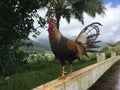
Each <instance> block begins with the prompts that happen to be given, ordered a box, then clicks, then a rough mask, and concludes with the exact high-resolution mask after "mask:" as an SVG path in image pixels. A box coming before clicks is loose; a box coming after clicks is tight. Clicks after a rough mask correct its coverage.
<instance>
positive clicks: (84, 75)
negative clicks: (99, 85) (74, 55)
mask: <svg viewBox="0 0 120 90" xmlns="http://www.w3.org/2000/svg"><path fill="white" fill-rule="evenodd" d="M119 59H120V56H114V57H112V58H109V59H107V60H104V61H101V62H98V63H96V64H93V65H90V66H88V67H85V68H83V69H80V70H78V71H75V72H73V73H72V74H71V75H69V76H68V77H67V78H66V79H61V80H57V79H56V80H53V81H51V82H48V83H46V84H43V85H41V86H38V87H36V88H34V89H33V90H87V89H88V88H89V87H91V86H92V85H93V84H94V83H95V82H96V81H97V80H98V79H99V78H100V77H101V76H102V75H103V74H104V73H105V72H106V71H107V70H108V69H109V68H110V67H111V66H112V65H113V64H114V63H115V62H117V61H118V60H119Z"/></svg>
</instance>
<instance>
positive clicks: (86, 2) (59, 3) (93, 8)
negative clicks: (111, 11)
mask: <svg viewBox="0 0 120 90" xmlns="http://www.w3.org/2000/svg"><path fill="white" fill-rule="evenodd" d="M47 7H48V12H47V16H48V17H49V16H50V15H51V14H54V15H55V18H56V20H57V27H58V28H59V22H60V19H61V17H63V18H66V20H67V21H68V23H69V22H70V19H71V17H73V18H75V19H78V20H79V21H80V22H82V24H83V23H84V17H83V13H84V12H85V13H87V14H88V15H90V16H91V17H95V15H96V14H104V10H105V7H104V5H103V3H102V0H50V2H49V4H48V6H47Z"/></svg>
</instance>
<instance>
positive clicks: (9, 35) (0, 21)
mask: <svg viewBox="0 0 120 90" xmlns="http://www.w3.org/2000/svg"><path fill="white" fill-rule="evenodd" d="M46 3H47V0H46V1H44V0H0V75H9V74H11V73H13V72H14V71H15V70H14V69H15V67H16V66H17V65H18V64H20V63H18V62H19V61H22V60H23V59H24V58H25V56H26V54H25V53H24V52H23V51H22V49H21V45H23V44H24V43H23V42H21V41H22V40H23V39H28V35H29V33H30V32H34V33H35V34H34V36H35V35H37V34H39V32H37V30H36V28H35V27H34V25H33V23H34V18H38V23H39V24H40V26H44V24H45V21H44V19H42V18H41V17H40V16H39V15H38V14H37V10H38V9H39V8H41V7H44V6H45V5H46Z"/></svg>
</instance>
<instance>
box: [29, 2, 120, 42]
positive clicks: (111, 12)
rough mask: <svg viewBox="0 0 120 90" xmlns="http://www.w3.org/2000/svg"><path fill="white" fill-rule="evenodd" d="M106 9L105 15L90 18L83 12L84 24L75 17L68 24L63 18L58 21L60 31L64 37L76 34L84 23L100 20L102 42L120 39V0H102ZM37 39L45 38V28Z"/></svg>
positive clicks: (46, 35) (46, 36)
mask: <svg viewBox="0 0 120 90" xmlns="http://www.w3.org/2000/svg"><path fill="white" fill-rule="evenodd" d="M103 1H104V4H105V7H106V10H105V13H106V14H105V16H100V15H96V17H95V18H91V17H90V16H88V15H87V14H85V13H84V25H82V24H81V22H79V21H78V20H76V19H71V21H70V24H68V23H67V22H66V20H65V19H63V18H62V19H61V21H60V31H61V33H62V34H63V35H64V36H66V37H69V38H70V37H72V36H77V35H78V34H79V32H80V31H81V30H82V28H84V27H85V26H86V25H88V24H90V23H92V22H100V23H101V24H102V25H103V26H102V27H100V33H101V35H100V37H99V39H100V40H102V41H103V42H111V41H112V42H117V41H120V1H119V0H103ZM41 12H42V14H41V15H42V17H44V15H45V12H46V10H45V9H44V10H41ZM30 38H31V39H33V40H35V41H37V40H38V39H39V38H47V39H48V32H47V31H46V30H41V34H40V35H39V36H38V37H37V38H36V39H35V38H32V37H31V35H30Z"/></svg>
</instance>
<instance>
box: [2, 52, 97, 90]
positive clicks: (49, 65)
mask: <svg viewBox="0 0 120 90" xmlns="http://www.w3.org/2000/svg"><path fill="white" fill-rule="evenodd" d="M53 59H54V55H53V54H51V53H42V54H30V55H29V57H28V58H27V61H28V63H26V64H24V65H22V66H20V67H18V68H17V72H16V73H15V74H14V75H11V76H7V77H2V76H1V77H0V90H30V89H32V88H35V87H36V86H39V85H41V84H44V83H46V82H48V81H51V80H54V79H56V78H57V77H59V76H60V75H61V65H60V63H58V64H57V63H55V62H54V61H53ZM93 63H96V58H95V55H94V54H90V58H87V57H84V56H83V57H81V60H80V61H78V60H75V61H74V63H73V70H74V71H76V70H78V69H80V68H83V67H86V66H88V65H90V64H93ZM68 69H69V64H68V63H66V71H68Z"/></svg>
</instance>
